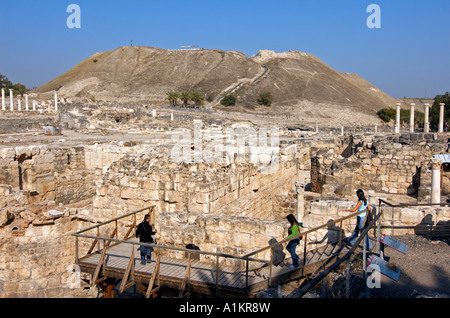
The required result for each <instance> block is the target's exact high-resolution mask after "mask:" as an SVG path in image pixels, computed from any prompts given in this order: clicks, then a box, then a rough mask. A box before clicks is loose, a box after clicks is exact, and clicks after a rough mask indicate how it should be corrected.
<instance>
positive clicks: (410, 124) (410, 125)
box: [409, 103, 416, 132]
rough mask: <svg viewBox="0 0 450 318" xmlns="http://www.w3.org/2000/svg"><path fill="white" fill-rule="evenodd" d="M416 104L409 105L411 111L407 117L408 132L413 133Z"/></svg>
mask: <svg viewBox="0 0 450 318" xmlns="http://www.w3.org/2000/svg"><path fill="white" fill-rule="evenodd" d="M415 106H416V104H414V103H411V111H410V115H409V132H414V108H415Z"/></svg>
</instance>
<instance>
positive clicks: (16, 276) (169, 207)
mask: <svg viewBox="0 0 450 318" xmlns="http://www.w3.org/2000/svg"><path fill="white" fill-rule="evenodd" d="M133 49H134V48H133ZM127 50H128V51H129V50H131V49H129V48H128V49H123V48H122V51H120V52H115V54H119V53H120V54H126V52H125V53H124V51H127ZM134 50H135V49H134ZM141 51H143V49H141ZM133 52H134V51H133ZM156 53H157V54H162V53H161V52H159V51H158V52H156ZM156 53H155V54H156ZM106 54H107V53H104V54H103V55H102V54H99V55H96V57H97V59H98V62H96V63H93V62H92V61H89V63H90V65H94V64H95V67H100V66H99V65H100V63H108V61H102V58H104V56H105V55H106ZM108 54H109V53H108ZM129 54H131V53H129ZM133 54H135V53H133ZM136 54H141V56H140V57H136V59H139V58H141V59H142V58H143V55H142V54H143V52H140V53H139V52H138V53H136ZM171 54H182V53H179V52H177V53H171ZM185 54H187V55H186V59H187V57H188V55H192V54H199V53H198V52H194V53H192V52H188V53H185ZM205 54H206V53H205ZM217 54H219V53H216V52H214V53H213V55H217ZM220 54H222V58H224V59H225V60H226V58H230V57H229V54H231V53H220ZM110 55H111V54H110ZM224 56H225V57H224ZM235 56H236V53H233V57H234V58H236V57H235ZM288 57H289V56H287V57H286V56H284V57H279V56H278V57H277V59H276V60H274V59H269V57H267V56H266V57H265V59H264V62H265V63H267V65H269V68H270V69H271V73H270V75H266V76H276V74H277V72H278V70H280V68H275V66H276V65H279V64H284V66H283V67H285V70H286V69H288V68H287V66H286V65H291V67H294V66H295V65H294V64H295V63H300V62H299V61H303V60H299V59H297V60H295V59H294V60H293V59H291V60H290V59H288ZM146 58H148V57H146ZM168 58H173V56H169V57H168ZM199 59H200V57H199ZM259 59H260V60H263V57H262V56H260V57H259ZM125 62H126V61H123V62H122V63H123V64H124V65H125V64H128V66H130V65H129V63H125ZM197 62H198V60H197ZM84 63H88V62H84ZM146 63H150V62H149V61H147V62H146ZM186 63H187V62H186ZM210 63H214V62H213V61H210ZM251 63H252V65H253V67H254V68H256V69H255V70H252V69H251V68H249V67H247V66H245V68H246V70H247V71H248V72H249V73H250V74H247V75H245V76H246V77H248V78H256V77H255V76H256V75H258V74H259V72H260V71H264V69H261V68H260V67H259V66H258V65H259V64H258V65H257V64H256V62H251ZM302 63H304V61H303V62H302ZM180 64H183V63H182V62H180ZM131 66H133V65H131ZM131 66H130V67H131ZM77 67H81V66H77ZM224 68H225V69H226V65H225V66H224ZM117 70H118V69H116V71H117ZM178 71H179V72H182V71H181V70H179V69H178ZM291 71H292V69H291ZM315 71H316V72H318V74H319V73H320V70H318V69H317V68H316V69H315ZM218 72H220V70H219V71H218ZM106 73H107V72H106ZM208 74H209V75H207V76H210V77H213V78H212V79H211V78H210V81H205V82H204V83H206V82H208V83H210V82H211V81H214V76H215V75H214V76H213V74H212V72H211V71H210V72H209V73H208ZM225 75H226V74H224V76H225ZM297 75H298V73H297ZM94 76H95V74H94V70H92V73H91V74H87V75H85V77H87V78H91V80H90V81H87V82H89V83H90V84H89V85H85V86H84V88H82V89H81V90H80V91H79V92H81V91H82V92H83V93H82V94H81V93H80V94H79V92H75V95H76V94H78V96H75V97H70V96H68V97H65V96H64V89H66V92H68V91H69V88H70V89H72V90H73V89H74V87H75V86H74V85H72V84H71V85H72V86H70V85H69V84H58V85H61V88H60V90H59V92H60V93H58V98H57V109H56V108H55V101H54V99H53V90H54V89H55V88H53V87H51V88H49V90H48V91H47V95H45V92H43V91H39V89H38V90H37V91H36V92H34V93H33V92H32V93H33V94H34V95H32V98H33V99H35V100H36V101H37V102H36V107H34V109H33V110H31V107H30V109H29V110H27V111H25V110H24V104H22V107H23V110H22V111H17V110H10V108H9V105H7V106H6V109H5V110H2V112H1V117H2V121H1V123H0V133H1V137H2V138H1V140H0V197H1V202H0V237H1V240H0V252H1V255H2V260H1V262H0V297H98V293H99V290H98V289H97V288H95V286H94V287H90V285H89V284H90V283H91V282H90V280H91V279H92V277H90V276H89V275H87V274H84V273H82V277H81V278H82V282H81V284H80V285H79V286H76V287H74V286H72V285H70V281H71V277H72V275H73V270H72V268H73V264H74V260H75V255H76V253H77V252H78V251H76V250H75V249H76V245H75V238H74V237H73V236H72V235H71V234H73V233H75V232H77V231H79V230H81V229H85V228H88V227H90V226H93V225H96V224H99V223H101V222H104V221H107V220H110V219H113V218H115V217H118V216H121V215H124V214H126V213H129V212H133V211H136V210H139V209H142V208H143V207H148V206H155V209H154V211H155V220H154V225H155V227H156V229H157V231H158V233H157V234H156V237H157V239H158V244H164V245H168V246H173V247H180V248H185V247H186V246H187V245H189V244H194V245H196V246H198V247H199V248H200V249H201V250H202V251H208V252H221V253H226V254H231V255H245V254H247V253H250V252H252V251H254V250H257V249H259V248H263V247H265V246H267V245H269V244H270V241H271V240H273V239H275V240H278V241H279V240H281V239H282V238H283V237H285V236H286V233H287V228H288V225H289V224H288V223H287V221H286V216H287V215H288V214H290V213H292V214H294V215H296V216H298V217H299V219H300V220H301V222H302V224H303V227H304V229H310V228H314V227H316V226H318V225H321V224H325V223H327V222H328V221H329V220H332V219H337V218H339V217H342V216H345V215H347V214H348V212H342V211H341V210H342V209H349V208H351V207H353V206H354V205H355V203H356V197H355V191H356V190H357V189H359V188H361V189H364V191H365V192H366V194H367V195H368V196H369V198H370V202H371V203H372V204H374V205H376V206H378V199H380V198H381V199H383V200H386V201H388V202H391V203H393V204H399V203H404V204H406V205H407V204H411V205H415V204H418V203H419V204H421V205H420V206H405V207H396V208H390V209H389V210H387V211H388V212H386V213H384V214H383V216H382V219H381V231H382V233H385V234H387V235H391V236H405V235H406V236H408V235H410V236H416V235H425V237H426V236H430V235H431V236H433V235H434V236H439V235H441V234H442V233H443V232H442V231H444V232H445V231H448V222H449V219H450V214H449V208H448V207H446V206H432V205H427V203H431V200H432V183H433V182H432V174H433V165H434V166H436V164H434V163H433V162H434V160H432V159H433V158H434V156H435V155H445V154H448V138H449V135H448V133H446V132H429V133H425V132H423V131H420V130H416V131H414V132H410V131H409V127H407V126H405V127H403V128H402V129H401V131H400V132H399V133H395V132H394V127H393V126H392V124H391V125H388V124H382V122H381V121H380V120H379V119H378V118H377V117H376V115H375V113H376V112H374V111H365V112H363V111H361V121H359V122H358V123H355V122H353V121H352V120H350V118H352V117H353V116H354V115H353V114H352V111H348V109H350V110H351V109H356V108H355V107H357V106H355V105H347V106H345V105H341V106H339V107H341V108H338V106H336V105H332V104H330V103H328V102H326V101H325V100H322V101H314V102H313V101H311V100H310V99H308V98H307V96H306V95H304V96H303V97H302V98H305V101H304V102H303V108H302V107H297V108H295V107H293V106H292V107H289V106H284V107H282V108H276V107H275V106H272V107H271V108H267V107H265V106H252V107H246V106H245V104H242V105H241V106H239V105H238V106H236V107H235V108H233V107H232V108H229V109H227V108H226V107H223V106H220V105H218V104H214V105H212V104H207V105H206V106H202V107H198V108H193V107H187V108H186V107H181V106H168V102H167V101H164V100H163V99H164V98H165V97H160V103H159V104H158V105H156V102H152V101H149V100H147V102H146V103H144V102H143V101H136V100H134V101H130V102H125V101H120V100H117V101H112V100H103V101H102V99H101V98H99V97H98V98H97V99H95V98H91V97H90V96H91V95H92V94H94V93H92V92H89V89H91V88H92V85H93V84H92V83H93V82H95V81H94V80H93V78H94ZM207 76H206V77H207ZM298 76H300V75H298ZM159 80H160V81H163V79H161V78H160V79H159ZM264 80H268V77H266V78H263V79H262V80H260V81H264ZM80 81H81V80H80ZM111 81H113V80H112V79H111ZM234 81H235V80H228V81H227V82H226V83H224V84H223V85H222V86H221V88H220V89H217V91H216V93H217V92H218V91H223V90H226V89H228V88H229V87H231V86H233V85H231V84H232V83H234ZM87 82H86V81H85V82H84V83H87ZM97 84H98V81H97ZM90 85H91V86H90ZM98 85H99V86H101V85H100V84H98ZM111 85H112V84H111ZM205 85H206V84H205ZM265 85H269V84H267V83H266V84H265ZM277 85H278V86H283V82H278V83H277ZM308 85H309V84H308ZM340 85H341V86H343V85H344V84H343V83H341V84H340ZM81 86H82V85H81V84H80V86H79V88H80V87H81ZM89 87H90V88H89ZM130 87H131V84H129V85H128V86H127V87H126V86H122V87H120V90H122V93H120V94H123V95H125V93H124V92H125V91H126V90H127V89H131V88H130ZM40 89H41V90H43V88H40ZM102 89H104V90H102V93H101V94H100V95H99V96H100V97H101V96H104V95H102V94H104V91H106V90H107V89H108V90H111V88H105V87H103V88H102ZM292 89H293V88H292ZM317 89H319V90H320V88H317ZM252 90H256V87H255V86H252V87H248V88H247V89H246V90H245V92H242V96H247V97H245V98H244V99H245V100H246V101H248V100H250V97H248V96H250V95H251V94H252ZM48 92H50V93H48ZM158 92H159V93H158V94H160V95H164V93H165V92H166V87H163V88H161V89H160V90H159V91H158ZM163 92H164V93H163ZM348 92H349V93H348V94H350V91H348ZM72 93H74V92H72ZM238 93H239V92H238ZM155 94H156V93H155ZM150 95H151V94H150ZM350 95H351V94H350ZM350 95H348V96H350ZM113 97H114V96H113ZM113 97H111V98H113ZM354 97H355V98H357V96H354ZM77 98H79V99H77ZM289 98H291V97H289ZM292 98H294V97H292ZM295 98H297V97H295ZM275 100H276V98H275ZM30 101H31V97H30ZM30 103H31V102H30ZM275 103H276V102H275ZM285 103H286V105H287V104H289V101H285ZM308 103H309V104H308ZM352 103H353V101H352ZM354 103H355V104H357V101H355V102H354ZM33 104H34V101H33ZM368 104H369V105H370V102H368ZM308 105H309V106H308ZM320 105H322V106H323V108H320V107H319V106H320ZM390 106H391V107H394V106H395V104H394V105H392V104H391V105H390ZM27 107H28V105H27ZM327 107H328V109H334V112H331V111H327ZM346 107H348V109H347V108H346ZM379 107H383V105H381V106H379ZM296 109H297V110H298V112H297V113H296ZM327 119H329V120H327ZM438 169H439V171H440V198H439V199H440V202H444V203H445V202H447V199H448V195H449V194H450V179H449V177H450V174H449V172H448V170H447V166H446V164H445V163H443V162H440V165H439V167H438ZM299 195H301V196H302V198H304V200H303V205H302V206H301V207H300V206H299V204H298V199H299ZM139 221H140V220H139ZM354 222H355V221H354V220H353V221H352V222H348V223H345V224H344V228H343V230H344V231H345V235H346V236H348V235H349V234H350V233H351V232H352V231H353V228H354V226H355V223H354ZM440 231H441V232H440ZM336 233H337V232H333V230H331V229H323V230H321V231H318V232H317V233H316V234H315V235H314V236H312V237H311V236H310V237H308V239H309V240H310V241H311V242H312V243H311V244H316V245H317V246H319V245H320V244H323V242H324V241H325V240H326V238H329V237H330V236H336V235H337V234H336ZM313 242H316V243H313ZM440 242H441V241H440ZM441 243H442V242H441ZM302 244H303V243H301V245H300V246H299V250H302ZM435 246H437V247H439V248H441V249H442V251H443V253H444V255H448V244H444V246H442V245H439V244H438V245H435ZM82 249H84V250H85V249H87V247H86V246H82ZM175 254H176V253H175V252H174V255H172V256H173V257H183V255H178V254H176V255H175ZM286 254H287V252H286ZM261 257H263V255H261ZM264 257H268V255H264ZM393 258H394V256H393ZM397 265H398V266H399V267H402V264H401V263H399V264H397ZM439 265H440V266H443V267H442V268H441V270H442V271H443V272H444V275H443V276H444V277H446V279H447V280H448V277H449V274H450V272H449V268H448V265H447V264H439ZM411 270H413V269H411ZM447 286H448V284H447ZM426 288H428V289H429V290H431V291H433V290H434V289H433V286H428V287H426ZM440 292H442V291H440ZM382 297H383V296H382Z"/></svg>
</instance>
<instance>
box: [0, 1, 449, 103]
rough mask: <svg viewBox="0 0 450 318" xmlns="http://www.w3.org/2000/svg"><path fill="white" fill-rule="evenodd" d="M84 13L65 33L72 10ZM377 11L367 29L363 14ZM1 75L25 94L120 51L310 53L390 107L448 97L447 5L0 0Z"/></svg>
mask: <svg viewBox="0 0 450 318" xmlns="http://www.w3.org/2000/svg"><path fill="white" fill-rule="evenodd" d="M72 3H73V4H77V5H79V6H80V8H81V28H80V29H70V28H68V27H67V25H66V20H67V18H68V17H69V15H70V14H71V13H67V12H66V9H67V7H68V5H69V4H72ZM372 3H373V4H378V5H379V7H380V8H381V16H380V17H381V28H379V29H376V28H375V29H370V28H368V27H367V24H366V20H367V18H368V17H369V16H370V15H371V13H368V12H366V9H367V7H368V5H369V4H372ZM0 36H1V39H2V41H1V48H0V73H1V74H3V75H5V76H7V77H8V78H9V80H11V81H12V82H13V83H17V82H19V83H23V84H25V85H26V86H27V87H28V88H32V87H37V86H40V85H43V84H45V83H46V82H48V81H50V80H51V79H53V78H54V77H56V76H59V75H61V74H62V73H64V72H66V71H67V70H69V69H70V68H72V67H73V66H75V65H76V64H78V63H79V62H81V61H82V60H84V59H86V58H88V57H89V56H91V55H92V54H94V53H96V52H103V51H108V50H114V49H116V48H117V47H119V46H126V45H130V41H131V40H133V44H134V45H140V46H155V47H159V48H164V49H176V48H179V47H180V46H183V45H199V46H200V47H202V48H205V49H221V50H237V51H241V52H244V53H245V54H247V55H248V56H252V55H254V54H256V53H257V52H258V51H259V50H260V49H270V50H274V51H276V52H284V51H288V50H299V51H302V52H307V53H311V54H313V55H315V56H317V57H318V58H320V59H321V60H322V61H324V62H325V63H327V64H328V65H330V66H331V67H333V68H334V69H336V70H337V71H340V72H347V73H356V74H358V75H360V76H362V77H363V78H365V79H367V80H368V81H370V82H371V83H372V84H374V85H375V86H377V87H378V88H380V89H381V90H383V91H385V92H386V93H388V94H389V95H391V96H393V97H403V96H407V97H434V96H435V95H437V94H443V93H445V92H446V91H450V58H449V56H450V0H428V1H425V0H409V1H407V0H369V1H366V0H280V1H273V0H270V1H269V0H221V1H218V0H183V1H181V0H165V1H156V0H127V1H124V0H70V1H65V0H17V1H6V0H1V6H0Z"/></svg>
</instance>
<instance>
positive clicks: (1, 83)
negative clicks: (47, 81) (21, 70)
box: [0, 74, 28, 95]
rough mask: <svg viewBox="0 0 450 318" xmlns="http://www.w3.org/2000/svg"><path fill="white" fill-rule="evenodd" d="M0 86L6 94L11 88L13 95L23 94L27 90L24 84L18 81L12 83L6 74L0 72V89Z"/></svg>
mask: <svg viewBox="0 0 450 318" xmlns="http://www.w3.org/2000/svg"><path fill="white" fill-rule="evenodd" d="M2 88H4V89H5V93H6V94H7V95H9V90H10V89H12V90H13V94H14V95H23V94H25V93H26V92H27V91H28V89H27V88H26V87H25V85H23V84H20V83H16V84H13V83H12V82H11V81H10V80H8V78H7V77H6V76H4V75H2V74H0V89H2Z"/></svg>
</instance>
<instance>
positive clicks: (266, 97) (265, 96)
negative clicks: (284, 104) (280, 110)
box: [257, 92, 273, 106]
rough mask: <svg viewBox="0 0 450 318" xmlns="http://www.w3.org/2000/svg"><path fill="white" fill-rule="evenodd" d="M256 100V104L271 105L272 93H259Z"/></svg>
mask: <svg viewBox="0 0 450 318" xmlns="http://www.w3.org/2000/svg"><path fill="white" fill-rule="evenodd" d="M257 102H258V105H264V106H271V105H272V102H273V98H272V94H271V93H270V92H263V93H261V94H259V98H258V99H257Z"/></svg>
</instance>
